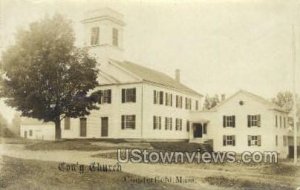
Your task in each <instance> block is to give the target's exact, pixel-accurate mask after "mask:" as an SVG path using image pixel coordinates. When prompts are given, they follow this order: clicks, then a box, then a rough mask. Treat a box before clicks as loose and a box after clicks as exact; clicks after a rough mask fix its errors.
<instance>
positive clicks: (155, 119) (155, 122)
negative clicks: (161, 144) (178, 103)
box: [153, 116, 161, 130]
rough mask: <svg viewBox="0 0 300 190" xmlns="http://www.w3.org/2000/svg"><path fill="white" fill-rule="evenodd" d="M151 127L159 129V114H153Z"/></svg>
mask: <svg viewBox="0 0 300 190" xmlns="http://www.w3.org/2000/svg"><path fill="white" fill-rule="evenodd" d="M153 129H154V130H156V129H159V130H160V129H161V117H160V116H153Z"/></svg>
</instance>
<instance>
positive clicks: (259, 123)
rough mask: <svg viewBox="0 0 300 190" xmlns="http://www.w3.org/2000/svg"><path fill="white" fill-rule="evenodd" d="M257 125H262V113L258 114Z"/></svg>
mask: <svg viewBox="0 0 300 190" xmlns="http://www.w3.org/2000/svg"><path fill="white" fill-rule="evenodd" d="M257 126H258V127H260V126H261V120H260V115H258V116H257Z"/></svg>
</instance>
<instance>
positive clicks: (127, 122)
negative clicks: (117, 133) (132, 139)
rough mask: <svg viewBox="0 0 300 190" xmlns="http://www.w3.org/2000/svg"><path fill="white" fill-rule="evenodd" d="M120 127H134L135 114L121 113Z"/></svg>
mask: <svg viewBox="0 0 300 190" xmlns="http://www.w3.org/2000/svg"><path fill="white" fill-rule="evenodd" d="M122 129H135V115H122Z"/></svg>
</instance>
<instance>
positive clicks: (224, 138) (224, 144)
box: [223, 135, 226, 146]
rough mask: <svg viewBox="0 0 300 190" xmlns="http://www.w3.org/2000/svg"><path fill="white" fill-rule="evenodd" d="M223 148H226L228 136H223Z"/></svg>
mask: <svg viewBox="0 0 300 190" xmlns="http://www.w3.org/2000/svg"><path fill="white" fill-rule="evenodd" d="M223 146H226V135H223Z"/></svg>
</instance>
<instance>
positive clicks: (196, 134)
mask: <svg viewBox="0 0 300 190" xmlns="http://www.w3.org/2000/svg"><path fill="white" fill-rule="evenodd" d="M193 129H194V138H202V125H201V124H199V123H195V124H194V125H193Z"/></svg>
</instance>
